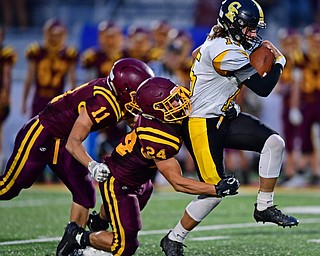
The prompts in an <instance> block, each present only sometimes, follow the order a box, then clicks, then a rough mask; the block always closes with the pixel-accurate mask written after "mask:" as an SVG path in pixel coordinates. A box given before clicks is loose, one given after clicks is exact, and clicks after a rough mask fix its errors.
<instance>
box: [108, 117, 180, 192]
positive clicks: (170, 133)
mask: <svg viewBox="0 0 320 256" xmlns="http://www.w3.org/2000/svg"><path fill="white" fill-rule="evenodd" d="M180 128H181V126H180V125H176V124H168V123H162V122H160V121H156V120H149V119H146V118H144V117H142V116H140V117H139V118H138V120H137V123H136V125H135V127H134V128H133V130H132V131H131V132H130V133H128V134H127V135H126V136H125V137H123V138H122V139H121V141H120V143H119V145H118V146H117V147H116V148H115V150H114V151H113V152H112V155H111V157H105V158H104V160H105V162H106V163H107V164H108V166H109V167H110V169H111V172H112V175H113V176H114V177H115V178H116V179H117V180H119V182H120V183H122V184H124V185H127V186H140V185H142V184H144V183H146V182H147V181H148V180H149V179H151V178H152V177H153V176H154V175H155V173H156V171H157V168H156V165H155V162H154V159H158V160H165V159H169V158H171V157H173V156H175V155H176V154H177V153H178V152H179V149H180V147H181V144H182V138H181V134H180Z"/></svg>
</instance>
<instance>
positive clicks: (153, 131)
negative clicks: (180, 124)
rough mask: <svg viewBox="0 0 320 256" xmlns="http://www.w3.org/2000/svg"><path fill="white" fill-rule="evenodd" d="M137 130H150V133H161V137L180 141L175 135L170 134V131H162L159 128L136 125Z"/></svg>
mask: <svg viewBox="0 0 320 256" xmlns="http://www.w3.org/2000/svg"><path fill="white" fill-rule="evenodd" d="M137 132H150V133H154V134H156V135H161V136H163V137H166V138H168V139H170V140H173V141H175V142H177V143H180V139H179V138H177V137H176V136H173V135H171V134H170V133H166V132H163V131H161V130H158V129H155V128H151V127H138V128H137Z"/></svg>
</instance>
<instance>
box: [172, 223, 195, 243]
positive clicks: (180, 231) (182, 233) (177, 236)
mask: <svg viewBox="0 0 320 256" xmlns="http://www.w3.org/2000/svg"><path fill="white" fill-rule="evenodd" d="M189 232H190V231H188V230H186V229H185V228H184V227H182V225H181V222H180V221H179V222H178V224H177V225H176V226H175V227H174V229H173V230H172V231H171V232H170V233H169V239H170V240H172V241H177V242H179V243H183V241H184V239H185V238H186V236H187V235H188V234H189Z"/></svg>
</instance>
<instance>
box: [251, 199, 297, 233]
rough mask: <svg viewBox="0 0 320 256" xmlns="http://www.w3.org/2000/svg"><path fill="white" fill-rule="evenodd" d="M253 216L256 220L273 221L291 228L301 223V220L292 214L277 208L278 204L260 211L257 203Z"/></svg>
mask: <svg viewBox="0 0 320 256" xmlns="http://www.w3.org/2000/svg"><path fill="white" fill-rule="evenodd" d="M253 217H254V219H255V220H256V222H259V221H262V222H263V223H265V222H272V223H275V224H277V225H278V226H282V227H284V228H285V227H290V228H291V227H292V226H298V224H299V220H297V219H296V218H294V217H292V216H290V215H285V214H283V213H282V212H281V211H280V210H278V209H277V208H276V205H273V206H270V207H268V208H267V209H265V210H264V211H258V210H257V204H256V203H255V204H254V213H253Z"/></svg>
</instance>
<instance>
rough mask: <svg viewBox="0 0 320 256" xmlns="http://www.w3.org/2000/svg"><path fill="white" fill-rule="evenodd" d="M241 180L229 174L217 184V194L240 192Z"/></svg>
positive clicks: (221, 195) (226, 194)
mask: <svg viewBox="0 0 320 256" xmlns="http://www.w3.org/2000/svg"><path fill="white" fill-rule="evenodd" d="M239 187H240V182H239V180H237V179H236V178H235V177H234V176H233V175H230V176H227V177H225V178H223V179H222V180H220V181H219V182H218V184H217V185H215V188H216V193H217V196H219V197H225V196H232V195H236V194H238V191H237V190H238V188H239Z"/></svg>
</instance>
